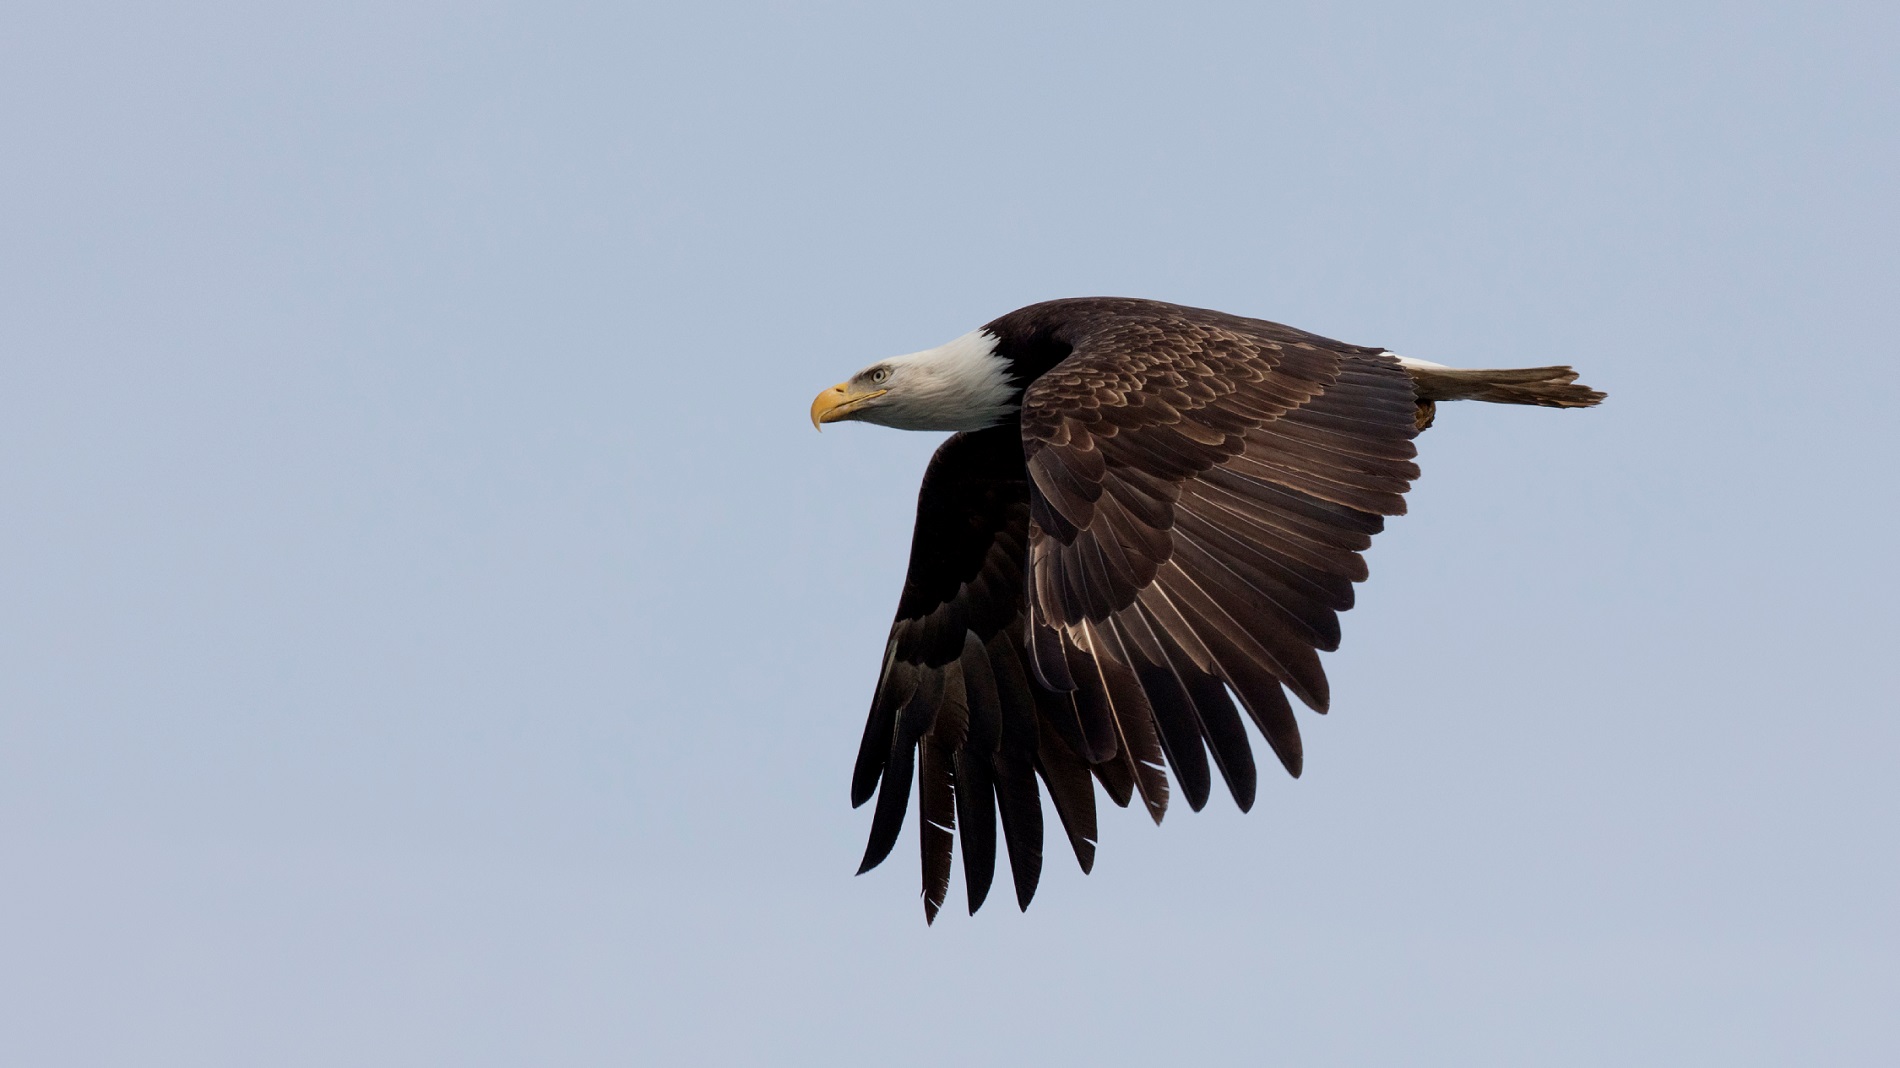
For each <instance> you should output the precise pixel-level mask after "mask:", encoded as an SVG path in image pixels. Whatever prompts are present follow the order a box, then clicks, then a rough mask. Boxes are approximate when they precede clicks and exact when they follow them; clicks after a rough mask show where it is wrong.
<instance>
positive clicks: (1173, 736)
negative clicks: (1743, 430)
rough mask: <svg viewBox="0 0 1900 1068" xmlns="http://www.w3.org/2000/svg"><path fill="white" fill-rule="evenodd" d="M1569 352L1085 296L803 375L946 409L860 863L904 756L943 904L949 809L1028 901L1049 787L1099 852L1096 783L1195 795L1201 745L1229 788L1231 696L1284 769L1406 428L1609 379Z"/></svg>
mask: <svg viewBox="0 0 1900 1068" xmlns="http://www.w3.org/2000/svg"><path fill="white" fill-rule="evenodd" d="M1576 378H1577V375H1576V372H1574V371H1572V370H1571V369H1570V368H1568V367H1537V368H1527V369H1517V370H1464V369H1457V368H1449V367H1443V366H1440V365H1438V364H1433V363H1427V362H1424V361H1419V360H1408V359H1405V358H1403V357H1400V356H1397V355H1395V354H1393V353H1391V352H1388V351H1386V350H1385V349H1381V348H1376V347H1371V348H1369V347H1364V346H1359V345H1348V344H1345V343H1343V342H1339V341H1333V340H1331V339H1328V338H1324V337H1320V336H1318V335H1316V334H1309V333H1306V332H1305V331H1302V330H1296V329H1294V328H1292V327H1289V326H1282V325H1280V324H1278V323H1271V322H1267V321H1265V320H1261V319H1249V318H1244V317H1241V316H1236V315H1227V314H1224V313H1221V312H1215V311H1208V310H1205V309H1200V308H1187V307H1181V306H1178V305H1173V304H1164V303H1161V302H1158V301H1149V300H1132V299H1123V298H1107V297H1090V298H1080V299H1072V300H1056V301H1049V302H1046V303H1042V304H1033V305H1030V306H1029V307H1026V308H1021V309H1019V310H1017V311H1013V312H1010V313H1009V314H1008V315H1005V316H1003V317H1002V318H1000V319H997V320H995V321H994V322H991V323H990V324H988V325H987V326H984V327H982V328H981V329H979V330H977V331H974V332H973V333H970V334H967V335H965V336H963V337H961V338H958V339H956V340H955V341H952V342H950V343H948V344H946V345H942V346H939V347H937V348H934V349H929V350H926V351H924V352H918V353H913V354H911V355H908V356H899V357H895V358H892V359H887V360H880V361H878V362H877V363H874V364H872V365H871V366H869V367H867V368H865V369H864V370H862V371H860V372H858V373H857V374H856V375H854V376H852V377H851V378H850V379H848V380H846V381H844V382H841V383H839V384H838V385H836V386H833V387H831V388H830V389H827V390H825V391H824V392H822V393H820V394H819V395H818V398H817V399H816V400H814V401H813V402H812V407H811V417H812V422H813V424H814V425H822V424H824V423H831V422H837V421H839V420H859V421H863V422H868V423H878V424H882V425H884V426H890V427H897V428H900V429H905V430H951V431H956V432H957V433H955V434H953V435H952V436H951V437H950V438H949V439H948V440H947V441H945V442H944V443H943V445H942V447H940V448H939V449H938V450H937V452H936V455H935V456H934V457H932V459H931V461H930V466H929V468H928V469H927V470H926V471H925V472H924V480H923V486H922V487H921V489H920V490H919V493H918V498H917V526H916V532H915V534H914V535H913V538H912V541H911V553H910V569H909V572H908V573H907V574H906V575H905V578H904V588H903V592H902V593H901V594H900V596H899V598H898V604H897V618H896V620H895V621H894V622H893V623H892V624H891V635H890V640H889V642H888V643H887V645H886V646H885V650H884V657H883V668H882V671H881V672H880V674H879V677H878V681H877V687H876V689H875V691H874V693H873V697H872V700H871V711H870V716H869V718H868V720H867V722H866V723H865V727H864V740H863V743H862V745H861V746H860V748H859V750H858V759H857V766H856V769H855V771H854V773H853V775H852V782H851V803H852V804H853V805H854V806H856V805H863V804H864V803H865V802H867V801H869V800H871V798H872V797H873V796H875V797H876V798H877V803H876V805H875V807H874V809H873V813H872V817H871V833H870V841H869V843H868V844H867V845H866V847H865V852H864V861H863V864H862V865H861V866H860V868H859V869H858V870H859V871H860V872H864V871H868V870H870V869H871V868H873V867H876V866H877V865H878V864H880V863H882V862H883V860H884V859H885V857H887V856H888V855H889V854H890V851H891V849H892V847H893V846H894V845H895V844H896V841H897V837H898V832H899V830H900V829H901V827H902V824H903V820H904V816H905V813H906V811H907V810H908V809H909V807H910V794H911V784H912V780H913V778H914V779H915V782H916V787H917V795H918V799H917V814H918V832H919V838H920V842H921V848H922V862H923V899H924V915H925V918H926V919H927V920H934V919H935V918H936V915H937V911H938V909H939V908H941V907H942V905H943V901H944V897H945V895H946V894H947V893H948V890H949V884H950V869H951V864H952V856H953V852H954V838H955V837H956V836H958V835H959V834H960V836H961V838H962V844H963V849H962V854H963V865H964V884H965V887H966V889H967V891H968V895H969V907H970V911H971V912H973V913H974V912H975V911H976V910H977V908H978V907H980V906H981V905H982V904H983V901H984V899H985V897H986V896H987V895H988V893H989V889H990V884H991V881H992V879H993V878H994V875H995V870H996V844H997V829H998V825H999V824H1000V826H1001V830H1002V841H1003V846H1004V850H1005V852H1006V853H1007V855H1008V858H1009V867H1010V875H1011V881H1012V883H1013V885H1014V888H1015V891H1016V901H1017V904H1018V905H1019V906H1020V907H1023V908H1028V907H1029V901H1030V899H1031V898H1032V897H1033V896H1034V895H1035V892H1036V884H1037V881H1038V880H1039V879H1040V877H1041V873H1042V842H1043V825H1042V812H1043V809H1042V800H1041V790H1042V789H1047V790H1048V792H1049V798H1050V801H1051V802H1052V807H1053V808H1054V810H1055V812H1056V815H1057V816H1058V817H1059V818H1060V820H1061V822H1062V830H1063V832H1064V834H1065V835H1066V837H1067V838H1068V841H1069V846H1070V848H1071V849H1072V850H1073V851H1074V853H1075V857H1076V860H1077V861H1078V862H1079V863H1080V864H1081V866H1082V870H1083V871H1084V872H1086V871H1088V870H1089V869H1090V867H1091V866H1092V865H1093V863H1094V859H1095V841H1096V817H1095V789H1096V787H1097V785H1099V786H1100V787H1101V789H1102V791H1103V792H1104V793H1105V794H1107V796H1108V798H1109V799H1110V800H1111V801H1113V802H1114V803H1115V804H1117V805H1122V806H1126V805H1128V804H1129V803H1131V801H1133V800H1134V799H1135V798H1137V797H1139V798H1140V801H1141V804H1142V806H1143V807H1144V808H1145V809H1146V810H1147V811H1148V813H1149V815H1150V816H1152V817H1153V818H1154V820H1155V822H1157V823H1159V822H1160V821H1161V817H1162V815H1163V813H1165V812H1166V811H1167V807H1168V802H1169V797H1170V790H1171V789H1179V790H1180V791H1181V793H1183V794H1184V795H1185V796H1186V798H1187V803H1188V807H1190V808H1192V809H1194V810H1196V811H1198V810H1199V809H1200V808H1201V807H1202V806H1203V805H1205V804H1206V803H1207V799H1208V795H1209V793H1210V792H1211V790H1212V782H1213V776H1214V774H1215V773H1216V772H1217V773H1218V774H1219V775H1220V777H1221V780H1222V781H1223V782H1224V783H1225V784H1226V786H1227V789H1228V791H1229V793H1231V794H1232V795H1233V798H1234V802H1235V803H1236V804H1237V805H1239V806H1240V808H1241V810H1242V811H1245V810H1247V809H1248V808H1250V807H1251V806H1252V805H1253V799H1254V788H1255V768H1254V756H1253V747H1252V743H1251V742H1250V741H1249V738H1248V733H1247V729H1246V727H1245V726H1244V723H1245V722H1252V723H1253V725H1254V728H1255V729H1256V730H1257V731H1258V732H1259V734H1260V737H1261V738H1262V739H1264V740H1265V741H1266V743H1267V747H1268V748H1269V749H1271V750H1272V751H1273V754H1274V756H1275V757H1276V758H1277V759H1278V760H1279V761H1280V763H1281V765H1282V766H1283V767H1285V768H1286V770H1287V771H1288V772H1289V773H1291V774H1293V775H1294V776H1298V775H1299V773H1300V766H1301V760H1302V757H1301V748H1300V732H1299V725H1298V723H1297V722H1296V721H1295V718H1294V715H1293V704H1292V701H1290V700H1289V699H1288V695H1289V694H1291V695H1292V696H1293V697H1294V698H1297V699H1298V700H1299V702H1300V703H1301V704H1304V705H1306V706H1307V707H1308V708H1310V709H1312V710H1314V711H1315V712H1324V711H1326V707H1327V700H1328V697H1327V685H1326V673H1325V672H1324V670H1322V668H1321V666H1320V660H1319V654H1320V653H1321V652H1327V651H1331V650H1333V649H1337V648H1338V647H1339V613H1340V612H1343V611H1345V610H1346V609H1348V608H1351V607H1352V601H1353V584H1354V583H1356V582H1361V581H1363V580H1364V579H1365V577H1366V566H1365V562H1364V560H1363V558H1362V557H1361V556H1360V553H1361V552H1363V551H1364V550H1365V549H1366V548H1367V547H1368V546H1369V545H1370V544H1371V542H1372V536H1373V535H1374V534H1377V533H1378V532H1379V531H1380V530H1381V529H1382V528H1383V527H1384V525H1385V517H1386V516H1390V515H1399V514H1401V513H1403V512H1404V511H1405V497H1404V494H1405V492H1406V490H1407V489H1408V488H1409V487H1410V485H1411V482H1412V480H1413V479H1415V478H1417V477H1418V467H1417V465H1416V464H1414V463H1413V458H1414V455H1415V452H1414V449H1413V446H1412V439H1413V437H1414V436H1416V435H1417V434H1418V432H1419V431H1421V430H1423V429H1425V428H1426V427H1428V426H1430V425H1431V423H1432V420H1433V418H1434V417H1435V415H1436V411H1437V408H1436V406H1437V403H1438V402H1440V401H1451V400H1483V401H1492V402H1495V403H1503V404H1535V405H1543V406H1547V407H1555V408H1585V407H1590V406H1592V405H1595V404H1597V403H1598V402H1599V401H1601V400H1602V399H1603V397H1604V394H1602V393H1599V392H1597V391H1595V390H1592V389H1590V388H1588V387H1586V386H1583V385H1580V384H1578V383H1577V381H1576ZM1243 715H1244V719H1243ZM1210 764H1211V767H1210ZM1170 773H1172V783H1171V782H1170Z"/></svg>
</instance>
